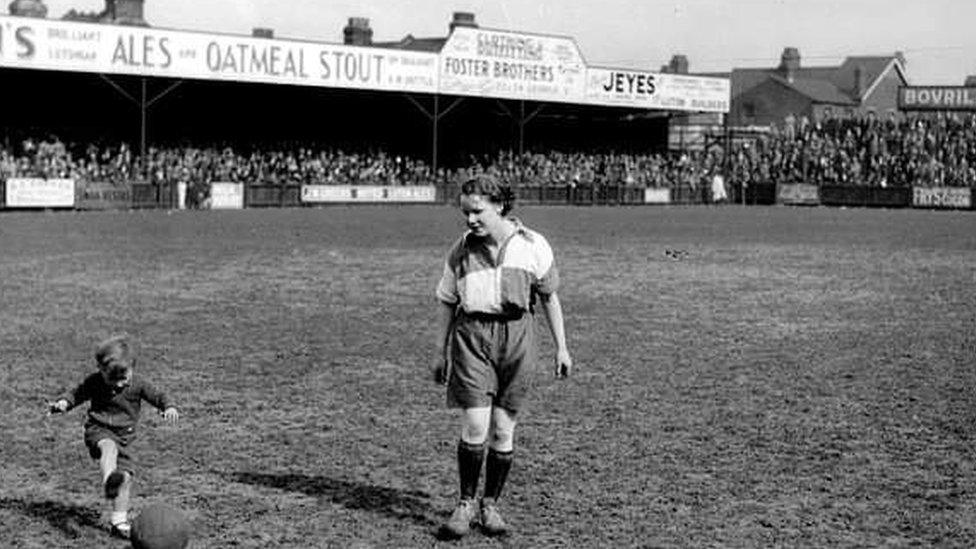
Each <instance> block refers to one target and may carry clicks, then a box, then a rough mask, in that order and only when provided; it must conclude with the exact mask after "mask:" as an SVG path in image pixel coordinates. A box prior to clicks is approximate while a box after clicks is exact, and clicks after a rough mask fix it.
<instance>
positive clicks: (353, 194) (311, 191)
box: [302, 185, 437, 204]
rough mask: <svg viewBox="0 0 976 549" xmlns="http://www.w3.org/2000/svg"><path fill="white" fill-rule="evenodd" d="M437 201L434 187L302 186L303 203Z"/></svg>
mask: <svg viewBox="0 0 976 549" xmlns="http://www.w3.org/2000/svg"><path fill="white" fill-rule="evenodd" d="M436 199H437V189H436V188H435V187H434V186H433V185H418V186H409V187H391V186H385V185H302V202H305V203H310V204H327V203H330V202H332V203H336V202H387V203H391V204H392V203H412V202H413V203H431V202H434V201H435V200H436Z"/></svg>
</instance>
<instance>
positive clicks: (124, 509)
mask: <svg viewBox="0 0 976 549" xmlns="http://www.w3.org/2000/svg"><path fill="white" fill-rule="evenodd" d="M122 474H123V475H124V477H125V480H123V481H122V485H121V486H119V495H117V496H115V499H114V500H113V501H112V524H118V523H120V522H125V521H126V520H127V519H128V516H129V494H130V493H131V489H132V475H131V474H130V473H129V472H128V471H122Z"/></svg>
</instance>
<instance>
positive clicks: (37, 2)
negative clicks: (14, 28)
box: [7, 0, 47, 19]
mask: <svg viewBox="0 0 976 549" xmlns="http://www.w3.org/2000/svg"><path fill="white" fill-rule="evenodd" d="M7 9H8V10H9V11H10V15H16V16H18V17H36V18H38V19H44V18H46V17H47V6H45V5H44V2H42V1H41V0H14V1H13V2H11V3H10V5H9V6H8V7H7Z"/></svg>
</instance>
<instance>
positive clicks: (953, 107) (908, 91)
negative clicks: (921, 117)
mask: <svg viewBox="0 0 976 549" xmlns="http://www.w3.org/2000/svg"><path fill="white" fill-rule="evenodd" d="M898 108H899V109H901V110H903V111H974V110H976V87H966V86H905V87H902V88H899V90H898Z"/></svg>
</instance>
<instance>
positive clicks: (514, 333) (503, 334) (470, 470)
mask: <svg viewBox="0 0 976 549" xmlns="http://www.w3.org/2000/svg"><path fill="white" fill-rule="evenodd" d="M513 203H514V193H513V192H512V190H511V189H510V188H509V187H508V186H506V185H503V184H501V183H499V182H498V181H497V180H496V179H494V178H492V177H490V176H485V175H481V176H477V177H474V178H472V179H469V180H467V181H465V182H464V183H463V184H462V185H461V194H460V197H459V206H460V210H461V213H462V215H463V216H464V218H465V221H466V223H467V227H468V230H467V231H466V232H465V233H464V235H463V236H462V237H461V238H460V239H459V240H458V241H457V242H456V243H455V244H454V246H453V247H452V248H451V250H450V252H449V253H448V256H447V260H446V262H445V266H444V272H443V275H442V276H441V279H440V282H439V283H438V285H437V298H438V301H439V302H440V306H439V307H438V309H439V314H438V328H437V342H436V343H437V344H436V355H435V357H434V364H433V366H432V374H433V377H434V380H435V381H436V382H438V383H441V384H446V385H447V402H448V406H449V407H451V408H459V409H460V410H461V434H460V440H459V441H458V446H457V463H458V476H459V478H460V498H459V502H458V505H457V507H456V508H455V509H454V512H453V513H452V515H451V517H450V519H449V520H448V521H447V522H446V523H445V524H444V525H443V527H442V532H443V534H445V535H448V536H451V537H461V536H464V535H466V534H467V533H468V532H469V531H470V529H471V525H472V524H474V523H477V522H480V525H481V529H482V531H483V532H484V533H485V534H487V535H500V534H504V533H505V532H506V531H507V526H506V524H505V522H504V520H503V519H502V517H501V514H500V512H499V510H498V499H499V497H500V496H501V493H502V488H503V487H504V485H505V480H506V478H507V476H508V472H509V470H510V469H511V467H512V459H513V455H514V452H513V451H514V432H515V424H516V417H517V414H518V412H519V410H520V409H521V408H522V406H523V404H524V402H525V399H526V395H527V393H528V390H529V379H530V376H531V374H532V366H533V362H534V357H535V342H534V339H535V338H534V313H535V310H536V308H537V307H539V308H541V309H542V312H543V313H544V315H545V316H546V319H547V321H548V325H549V329H550V332H551V334H552V338H553V341H554V343H555V347H556V357H555V370H554V372H555V375H556V376H557V377H566V376H568V375H569V373H570V370H571V369H572V365H573V361H572V358H571V357H570V354H569V350H568V348H567V346H566V335H565V330H564V326H563V311H562V306H561V304H560V302H559V297H558V296H557V295H556V290H557V288H558V286H559V273H558V270H557V269H556V265H555V261H554V257H553V252H552V248H550V246H549V243H548V242H547V241H546V239H545V238H544V237H543V236H542V235H541V234H539V233H537V232H535V231H533V230H531V229H529V228H528V227H526V226H524V225H523V224H522V223H521V222H520V221H519V220H518V219H515V218H513V217H510V216H509V214H510V213H511V210H512V205H513ZM486 447H487V458H486V457H485V450H486ZM482 463H484V467H485V485H484V492H483V495H482V497H481V500H480V506H476V500H475V498H476V495H477V491H478V483H479V479H480V476H481V468H482ZM479 507H480V508H479ZM479 511H480V513H479Z"/></svg>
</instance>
